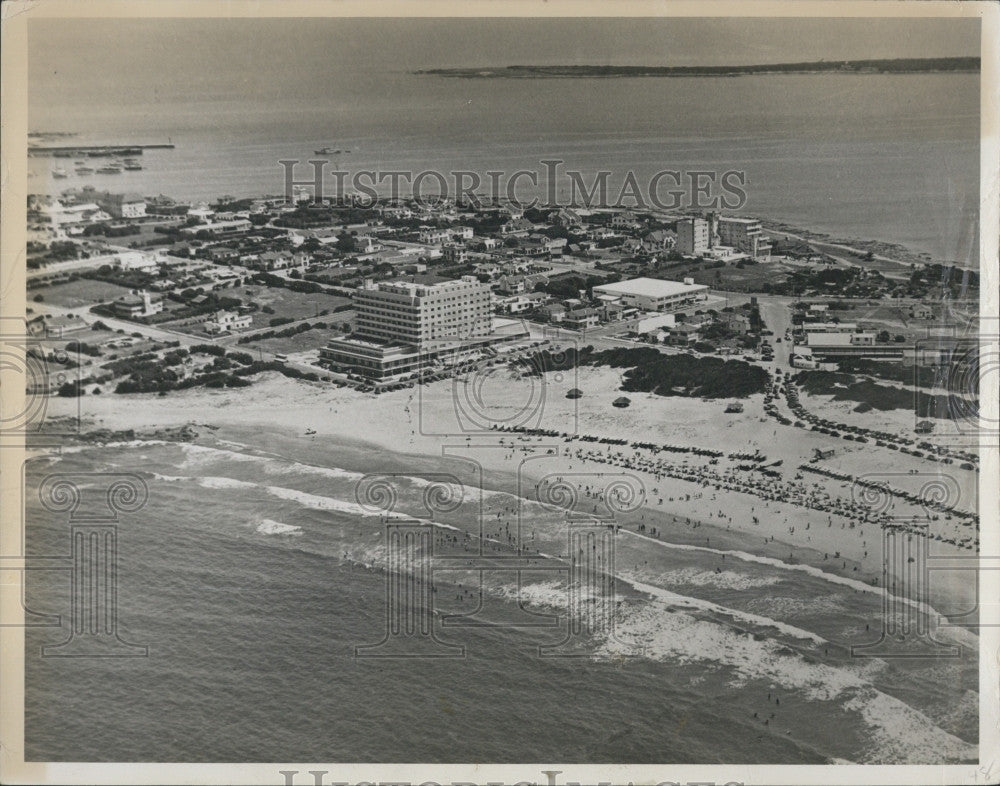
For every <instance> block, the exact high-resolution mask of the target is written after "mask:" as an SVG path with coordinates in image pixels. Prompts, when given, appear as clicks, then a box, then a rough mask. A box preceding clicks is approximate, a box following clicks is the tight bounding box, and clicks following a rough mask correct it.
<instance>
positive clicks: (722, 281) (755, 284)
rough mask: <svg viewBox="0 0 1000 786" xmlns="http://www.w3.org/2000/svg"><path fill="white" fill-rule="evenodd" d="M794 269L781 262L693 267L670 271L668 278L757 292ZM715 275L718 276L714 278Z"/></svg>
mask: <svg viewBox="0 0 1000 786" xmlns="http://www.w3.org/2000/svg"><path fill="white" fill-rule="evenodd" d="M793 269H794V268H793V267H792V266H790V265H786V264H784V263H782V262H762V263H760V264H757V265H747V266H746V267H744V268H742V269H740V268H738V267H736V265H726V266H725V267H717V268H711V267H704V266H693V267H690V268H683V269H678V272H677V273H676V274H674V272H673V269H671V275H670V278H672V279H676V280H678V281H679V280H681V279H682V278H686V277H690V278H693V279H694V282H695V283H696V284H705V285H707V286H710V287H715V288H719V289H730V290H737V291H738V290H748V291H757V290H760V288H761V286H762V285H763V284H764V283H765V282H769V283H775V282H778V281H782V280H784V278H785V276H786V275H787V274H788V273H789V272H791V271H792V270H793ZM716 274H718V275H719V277H718V278H716Z"/></svg>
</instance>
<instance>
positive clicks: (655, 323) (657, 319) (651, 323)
mask: <svg viewBox="0 0 1000 786" xmlns="http://www.w3.org/2000/svg"><path fill="white" fill-rule="evenodd" d="M676 323H677V320H676V318H675V317H674V315H673V314H650V315H644V316H643V317H642V318H641V319H640V320H639V321H638V322H636V323H635V332H636V333H652V332H653V331H656V330H663V329H667V330H670V329H671V328H673V326H674V325H675V324H676Z"/></svg>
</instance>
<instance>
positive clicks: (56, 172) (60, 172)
mask: <svg viewBox="0 0 1000 786" xmlns="http://www.w3.org/2000/svg"><path fill="white" fill-rule="evenodd" d="M52 177H54V178H58V179H59V180H62V179H63V178H64V177H69V174H68V173H67V172H66V170H65V169H63V168H62V167H58V166H57V167H56V168H55V169H53V170H52Z"/></svg>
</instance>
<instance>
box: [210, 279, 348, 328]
mask: <svg viewBox="0 0 1000 786" xmlns="http://www.w3.org/2000/svg"><path fill="white" fill-rule="evenodd" d="M225 294H226V295H228V296H231V297H238V298H240V299H241V300H242V301H243V302H244V303H250V302H254V303H257V304H258V305H260V306H261V307H264V306H268V307H270V308H272V309H274V313H273V314H266V313H264V312H263V311H257V312H255V313H254V315H253V325H252V329H257V328H266V327H268V326H269V324H270V322H271V320H272V319H274V318H275V317H285V318H286V319H307V318H311V317H315V316H316V314H317V313H318V312H320V311H324V310H329V311H331V312H332V311H333V309H334V308H336V307H338V306H342V305H345V304H349V303H350V302H351V300H350V298H346V297H337V296H335V295H325V294H322V293H317V294H306V293H303V292H292V291H291V290H289V289H283V288H280V287H265V286H260V285H251V286H244V287H235V288H234V289H227V290H225ZM345 318H346V317H341V315H340V314H332V313H331V314H328V315H327V316H326V317H325V318H324V317H320V318H319V319H321V320H323V319H325V321H338V322H341V321H343V320H344V319H345Z"/></svg>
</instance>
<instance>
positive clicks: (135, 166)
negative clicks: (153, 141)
mask: <svg viewBox="0 0 1000 786" xmlns="http://www.w3.org/2000/svg"><path fill="white" fill-rule="evenodd" d="M124 166H125V169H127V170H128V171H130V172H134V171H136V170H139V169H142V164H140V163H139V161H138V160H137V159H135V158H126V159H125V164H124Z"/></svg>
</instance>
